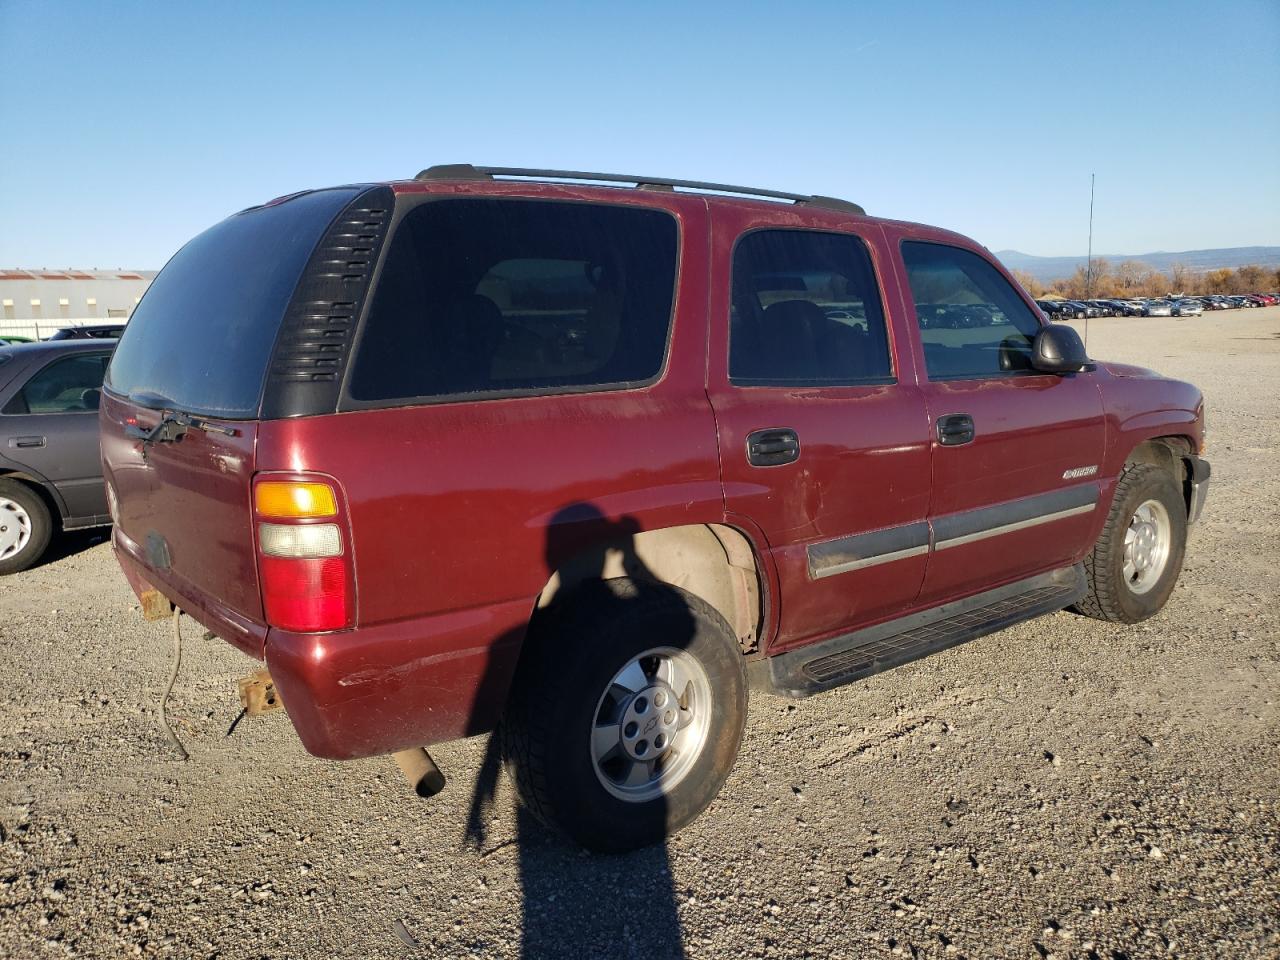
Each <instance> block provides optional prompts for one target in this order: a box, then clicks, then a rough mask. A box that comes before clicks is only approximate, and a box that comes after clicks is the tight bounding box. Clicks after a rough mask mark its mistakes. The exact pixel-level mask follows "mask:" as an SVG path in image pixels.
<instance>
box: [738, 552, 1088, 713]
mask: <svg viewBox="0 0 1280 960" xmlns="http://www.w3.org/2000/svg"><path fill="white" fill-rule="evenodd" d="M1086 589H1087V587H1086V583H1085V576H1084V566H1083V564H1076V565H1075V566H1071V567H1063V568H1061V569H1059V570H1053V571H1051V572H1049V573H1043V574H1040V575H1039V576H1035V577H1030V578H1028V579H1026V580H1019V581H1018V582H1016V583H1010V584H1006V585H1005V586H1003V587H997V588H996V589H995V590H988V591H986V592H985V593H979V594H977V595H975V596H972V597H966V598H965V599H963V600H956V601H954V602H952V603H944V604H942V606H939V607H934V608H932V609H931V610H924V611H921V612H920V613H913V614H910V615H909V616H905V617H901V618H899V619H897V620H890V621H889V622H888V623H880V624H877V625H876V626H874V627H867V628H865V629H863V630H855V631H854V632H853V633H846V634H844V635H843V636H839V637H832V638H831V639H829V640H824V641H822V642H821V643H816V644H813V645H812V646H807V647H801V648H800V649H798V650H792V651H789V652H787V653H781V654H778V655H777V656H775V657H769V658H768V659H766V660H757V661H755V662H753V663H751V664H749V667H748V669H749V671H750V674H749V675H750V678H751V684H752V686H754V687H756V688H758V689H764V690H769V691H771V692H773V693H779V694H782V695H783V696H786V697H807V696H810V695H811V694H815V693H821V692H822V691H823V690H830V689H832V688H833V687H839V686H842V685H844V684H846V683H852V682H853V681H855V680H862V679H865V678H866V677H869V676H871V675H872V674H876V673H880V672H882V671H884V670H889V669H891V668H893V667H897V666H901V665H902V664H904V663H909V662H910V661H912V660H919V659H920V658H921V657H927V656H928V655H929V654H931V653H937V652H938V651H939V650H946V649H947V648H948V647H954V646H956V645H957V644H961V643H965V642H967V641H969V640H976V639H977V638H978V637H983V636H986V635H987V634H988V633H995V632H996V631H997V630H1003V629H1004V628H1005V627H1011V626H1013V625H1014V624H1015V623H1021V622H1022V621H1023V620H1030V619H1031V618H1033V617H1039V616H1041V615H1043V614H1046V613H1055V612H1057V611H1058V610H1061V609H1063V608H1064V607H1069V606H1071V604H1073V603H1075V602H1077V601H1078V600H1080V599H1081V598H1083V597H1084V595H1085V592H1086Z"/></svg>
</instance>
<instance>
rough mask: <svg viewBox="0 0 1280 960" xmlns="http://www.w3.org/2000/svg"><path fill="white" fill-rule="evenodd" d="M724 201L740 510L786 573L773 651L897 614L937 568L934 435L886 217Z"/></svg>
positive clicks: (727, 437) (717, 270)
mask: <svg viewBox="0 0 1280 960" xmlns="http://www.w3.org/2000/svg"><path fill="white" fill-rule="evenodd" d="M805 216H806V215H805V214H798V216H797V221H798V222H797V223H796V225H795V226H794V227H791V226H789V227H787V228H786V229H780V228H778V226H777V218H776V215H768V214H765V213H763V212H759V211H758V208H748V207H746V206H745V205H744V206H742V207H737V206H728V205H723V206H721V205H717V207H716V208H715V209H714V210H713V217H714V221H713V246H714V249H713V271H714V272H713V277H714V283H713V291H714V293H713V295H712V302H711V315H712V337H711V355H710V363H709V381H708V382H709V392H710V396H711V400H712V404H713V406H714V408H715V413H716V422H717V427H718V429H719V434H720V465H721V472H722V476H723V481H724V493H725V503H726V508H727V510H728V512H729V514H730V519H731V522H732V519H733V518H734V517H741V518H745V520H746V521H747V523H746V524H744V525H748V526H754V527H756V528H758V529H760V530H762V531H763V533H764V535H765V537H767V539H768V549H769V552H770V554H771V557H772V560H773V564H774V566H775V568H776V570H777V573H778V578H779V585H780V598H779V600H780V607H781V610H780V626H779V632H778V636H777V639H776V641H775V644H774V647H773V648H772V650H771V652H777V651H778V650H781V649H784V648H787V647H790V646H795V645H799V644H802V643H805V642H807V641H810V640H814V639H818V638H820V637H822V636H827V635H832V634H836V633H839V632H842V631H845V630H848V629H850V628H852V627H853V626H856V625H864V624H868V623H871V622H874V621H876V620H882V619H887V618H889V617H891V616H893V615H895V614H897V613H900V612H901V611H903V610H905V609H906V608H907V607H909V606H910V604H911V603H912V601H913V600H914V599H915V597H916V594H917V592H918V591H919V589H920V585H921V582H922V580H923V578H924V573H925V565H926V560H927V555H928V544H929V533H928V525H927V522H926V520H927V511H928V503H929V436H928V424H927V419H926V416H925V406H924V400H923V397H922V396H921V394H920V392H919V390H918V389H917V387H916V386H915V384H914V382H913V381H914V370H913V368H912V366H911V362H912V361H911V357H910V353H909V352H907V354H906V362H905V363H904V362H903V354H902V353H901V352H899V353H898V355H897V356H896V357H895V356H894V351H893V347H894V345H895V344H898V343H900V342H902V341H903V340H904V339H905V331H903V330H897V329H893V327H892V324H890V323H889V322H887V321H886V311H885V309H884V306H883V297H882V294H881V290H882V287H883V283H882V279H883V277H884V276H885V274H886V273H888V275H889V277H890V278H892V270H891V268H890V269H886V266H885V257H884V252H883V249H882V247H881V246H880V237H881V234H880V231H879V228H878V227H875V226H872V225H868V224H865V222H863V221H852V222H850V223H849V224H847V225H846V226H842V227H841V228H840V229H832V228H830V227H829V226H826V225H825V223H826V221H824V220H820V219H817V218H814V219H813V221H812V222H809V223H806V222H805Z"/></svg>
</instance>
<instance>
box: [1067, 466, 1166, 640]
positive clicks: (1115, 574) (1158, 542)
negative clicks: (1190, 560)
mask: <svg viewBox="0 0 1280 960" xmlns="http://www.w3.org/2000/svg"><path fill="white" fill-rule="evenodd" d="M1186 542H1187V508H1186V504H1185V503H1184V502H1183V500H1182V494H1181V492H1180V491H1179V490H1178V487H1177V485H1176V484H1175V483H1174V480H1173V477H1172V476H1171V475H1170V474H1169V471H1168V470H1165V469H1163V468H1161V467H1157V466H1155V465H1153V464H1149V463H1136V464H1130V465H1129V466H1127V467H1125V470H1124V473H1122V474H1121V475H1120V482H1119V484H1118V485H1117V486H1116V495H1115V498H1114V499H1113V500H1112V502H1111V512H1110V514H1108V516H1107V523H1106V526H1104V527H1103V528H1102V535H1101V536H1100V537H1098V542H1097V543H1096V544H1095V545H1094V548H1093V552H1092V553H1091V554H1089V556H1087V557H1085V561H1084V567H1085V574H1086V579H1087V582H1088V593H1087V594H1086V595H1085V598H1084V599H1083V600H1081V601H1080V602H1079V603H1078V604H1077V605H1076V609H1077V610H1079V611H1080V612H1081V613H1083V614H1086V615H1087V616H1090V617H1095V618H1097V619H1099V620H1111V621H1115V622H1119V623H1137V622H1138V621H1140V620H1145V619H1147V618H1148V617H1150V616H1154V615H1155V614H1156V613H1158V612H1159V610H1160V608H1161V607H1163V606H1164V605H1165V603H1166V602H1167V601H1168V599H1169V595H1170V594H1172V593H1173V587H1174V584H1176V583H1177V580H1178V574H1179V572H1181V570H1182V557H1183V552H1184V550H1185V548H1186Z"/></svg>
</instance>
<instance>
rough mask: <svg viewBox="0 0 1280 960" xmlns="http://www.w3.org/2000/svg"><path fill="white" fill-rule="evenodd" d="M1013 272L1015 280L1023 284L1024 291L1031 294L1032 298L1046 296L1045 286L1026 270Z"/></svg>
mask: <svg viewBox="0 0 1280 960" xmlns="http://www.w3.org/2000/svg"><path fill="white" fill-rule="evenodd" d="M1011 272H1012V273H1013V279H1015V280H1017V281H1018V283H1020V284H1022V289H1023V290H1025V291H1027V293H1029V294H1031V296H1033V297H1039V296H1043V295H1044V291H1045V286H1044V284H1043V283H1041V282H1040V281H1039V280H1037V279H1036V278H1035V277H1033V276H1032V275H1031V274H1029V273H1028V272H1027V271H1026V270H1013V271H1011Z"/></svg>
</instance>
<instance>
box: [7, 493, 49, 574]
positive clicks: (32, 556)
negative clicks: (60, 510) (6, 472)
mask: <svg viewBox="0 0 1280 960" xmlns="http://www.w3.org/2000/svg"><path fill="white" fill-rule="evenodd" d="M5 501H8V502H9V503H10V504H13V505H14V506H16V507H17V508H18V509H19V510H21V511H22V513H23V514H25V515H26V519H27V522H28V523H29V525H30V532H29V536H28V537H27V541H26V543H25V544H24V545H23V546H22V548H21V549H20V550H18V551H17V552H16V553H13V554H11V555H9V556H8V557H5V558H4V559H2V560H0V577H2V576H4V575H5V574H9V573H17V572H18V571H19V570H26V569H27V568H28V567H30V566H31V565H32V564H34V563H35V562H36V561H38V560H39V559H40V558H41V557H42V556H43V555H44V552H45V550H46V549H47V548H48V546H49V540H50V539H51V538H52V537H53V519H52V518H51V517H50V516H49V508H48V507H46V506H45V504H44V500H42V499H41V498H40V495H39V494H38V493H36V492H35V491H34V490H32V489H31V488H30V487H28V486H27V485H26V484H25V483H20V482H19V481H17V480H0V528H6V529H5V530H4V531H3V532H0V550H3V545H4V544H6V543H9V542H10V541H9V540H8V539H7V537H8V535H9V533H11V532H12V531H13V530H14V528H15V525H16V523H17V522H18V520H17V518H18V516H19V514H18V513H17V511H16V510H13V509H12V508H7V509H6V507H5ZM24 525H25V524H24Z"/></svg>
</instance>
